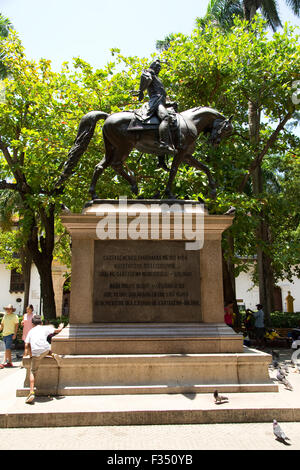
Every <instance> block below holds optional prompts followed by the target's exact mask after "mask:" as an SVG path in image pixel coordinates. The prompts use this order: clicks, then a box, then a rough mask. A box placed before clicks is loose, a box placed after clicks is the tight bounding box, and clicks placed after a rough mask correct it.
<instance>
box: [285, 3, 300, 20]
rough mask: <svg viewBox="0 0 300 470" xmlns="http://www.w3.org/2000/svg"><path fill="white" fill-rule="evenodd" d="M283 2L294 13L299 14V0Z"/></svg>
mask: <svg viewBox="0 0 300 470" xmlns="http://www.w3.org/2000/svg"><path fill="white" fill-rule="evenodd" d="M285 3H286V4H287V5H288V6H289V7H290V8H291V10H292V11H293V13H294V15H296V16H300V0H285Z"/></svg>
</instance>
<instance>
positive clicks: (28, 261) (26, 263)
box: [21, 247, 32, 315]
mask: <svg viewBox="0 0 300 470" xmlns="http://www.w3.org/2000/svg"><path fill="white" fill-rule="evenodd" d="M21 264H22V273H23V278H24V304H23V315H24V314H25V313H26V307H27V306H28V305H29V292H30V281H31V266H32V257H31V255H30V253H29V251H28V249H27V247H25V248H24V249H23V250H22V252H21Z"/></svg>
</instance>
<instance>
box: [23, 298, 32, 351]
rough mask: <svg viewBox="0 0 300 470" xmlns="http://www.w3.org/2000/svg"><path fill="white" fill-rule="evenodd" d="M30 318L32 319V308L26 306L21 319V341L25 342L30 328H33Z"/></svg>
mask: <svg viewBox="0 0 300 470" xmlns="http://www.w3.org/2000/svg"><path fill="white" fill-rule="evenodd" d="M32 317H33V306H32V305H28V307H26V313H25V315H24V317H23V320H22V323H21V325H22V326H23V334H22V340H23V341H24V342H25V339H26V338H27V335H28V333H29V331H30V330H31V328H32V327H33V325H32Z"/></svg>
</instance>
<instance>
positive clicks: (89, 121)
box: [55, 111, 109, 189]
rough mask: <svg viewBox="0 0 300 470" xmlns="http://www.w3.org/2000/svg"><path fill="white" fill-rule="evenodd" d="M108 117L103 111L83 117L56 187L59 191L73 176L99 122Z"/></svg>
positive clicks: (93, 112)
mask: <svg viewBox="0 0 300 470" xmlns="http://www.w3.org/2000/svg"><path fill="white" fill-rule="evenodd" d="M108 116H109V114H107V113H104V112H103V111H90V112H89V113H87V114H85V115H84V116H83V118H82V119H81V121H80V123H79V127H78V132H77V135H76V139H75V141H74V144H73V145H72V147H71V149H70V151H69V153H68V159H67V161H66V163H65V164H64V169H63V172H62V175H61V177H60V178H59V180H58V182H57V183H56V185H55V186H56V188H57V189H59V188H60V187H61V185H62V184H63V183H64V181H65V180H66V179H67V178H68V177H69V176H70V175H71V174H72V172H73V169H74V167H75V166H76V165H77V163H78V161H79V159H80V157H81V155H83V154H84V152H85V151H86V149H87V148H88V145H89V143H90V141H91V138H92V137H93V135H94V131H95V127H96V124H97V122H98V121H99V120H100V119H103V120H105V119H106V118H107V117H108Z"/></svg>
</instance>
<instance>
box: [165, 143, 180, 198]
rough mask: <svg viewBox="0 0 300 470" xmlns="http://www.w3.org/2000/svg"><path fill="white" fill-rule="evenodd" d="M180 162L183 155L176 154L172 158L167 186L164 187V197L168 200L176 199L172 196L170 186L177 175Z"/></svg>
mask: <svg viewBox="0 0 300 470" xmlns="http://www.w3.org/2000/svg"><path fill="white" fill-rule="evenodd" d="M182 160H183V154H182V153H180V152H179V153H177V154H176V155H175V156H174V158H173V162H172V166H171V170H170V174H169V179H168V183H167V186H166V189H165V195H166V196H167V197H168V198H169V199H176V196H174V194H173V193H172V184H173V181H174V179H175V176H176V175H177V171H178V167H179V165H180V163H181V162H182Z"/></svg>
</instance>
